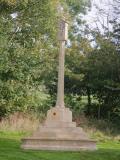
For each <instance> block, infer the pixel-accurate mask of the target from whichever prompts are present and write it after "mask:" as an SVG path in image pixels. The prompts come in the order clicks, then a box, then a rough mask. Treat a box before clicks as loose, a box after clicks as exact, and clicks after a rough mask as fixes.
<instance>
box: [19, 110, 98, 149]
mask: <svg viewBox="0 0 120 160" xmlns="http://www.w3.org/2000/svg"><path fill="white" fill-rule="evenodd" d="M21 147H22V148H23V149H33V150H63V151H79V150H95V149H96V141H94V140H90V139H89V138H88V136H87V135H86V133H85V132H84V131H83V129H82V128H80V127H76V123H75V122H72V112H71V111H70V110H69V109H68V108H64V107H63V108H59V107H54V108H52V109H50V110H49V111H48V113H47V119H46V121H45V123H44V124H43V126H41V127H40V128H39V129H38V131H37V132H36V133H34V134H33V135H32V137H28V138H24V139H22V146H21Z"/></svg>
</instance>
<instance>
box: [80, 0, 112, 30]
mask: <svg viewBox="0 0 120 160" xmlns="http://www.w3.org/2000/svg"><path fill="white" fill-rule="evenodd" d="M113 4H114V0H92V8H91V11H89V12H88V14H87V15H85V16H84V17H83V18H84V19H85V20H86V21H87V24H89V26H90V27H91V28H95V27H96V25H98V27H99V29H100V30H101V32H102V26H101V24H103V23H104V25H105V26H107V25H108V19H109V20H111V19H112V18H113V16H114V15H113V12H112V6H113ZM98 8H99V9H100V11H98ZM109 28H110V30H111V29H112V26H111V25H110V24H109Z"/></svg>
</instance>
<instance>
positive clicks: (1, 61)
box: [0, 0, 120, 122]
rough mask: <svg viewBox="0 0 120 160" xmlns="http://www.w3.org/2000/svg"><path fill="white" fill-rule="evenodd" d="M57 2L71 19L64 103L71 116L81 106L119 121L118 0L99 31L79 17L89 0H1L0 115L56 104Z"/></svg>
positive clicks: (41, 109) (39, 110)
mask: <svg viewBox="0 0 120 160" xmlns="http://www.w3.org/2000/svg"><path fill="white" fill-rule="evenodd" d="M59 4H61V5H62V7H63V8H64V13H63V14H65V16H66V17H67V19H68V20H69V23H70V28H69V41H70V43H69V44H67V45H66V63H65V102H66V106H68V107H70V108H71V109H72V110H73V113H74V115H75V116H76V115H80V113H83V112H84V113H85V114H86V115H87V116H90V117H96V118H99V119H100V118H104V119H108V120H112V121H113V120H114V121H117V122H119V120H120V54H119V51H120V50H119V47H120V43H119V42H120V23H119V19H118V15H119V1H118V2H117V1H116V5H114V6H113V10H112V11H111V12H114V14H115V16H114V17H113V19H112V20H110V21H109V23H110V24H111V25H112V26H113V30H112V31H110V30H109V28H107V27H103V28H104V29H105V32H104V34H101V33H100V32H99V30H97V29H96V30H91V29H90V28H89V27H88V26H87V25H86V22H85V21H84V20H82V14H86V12H87V11H88V9H90V6H91V4H90V2H89V1H88V0H86V1H84V0H75V1H73V0H67V1H64V0H61V1H60V0H56V1H55V0H21V1H16V0H2V1H1V2H0V117H4V116H6V115H8V114H11V113H13V112H16V111H19V112H30V113H31V112H34V113H37V114H38V113H39V114H40V113H45V112H46V111H47V110H48V108H49V107H51V106H54V105H55V100H56V88H57V65H58V52H59V44H58V42H57V39H56V34H57V29H58V27H57V24H58V18H59V14H58V9H57V8H58V5H59ZM83 28H84V29H83ZM90 35H91V36H92V41H94V46H92V45H91V43H92V42H91V40H89V36H90ZM83 97H85V101H86V103H85V104H84V103H83V101H82V99H83Z"/></svg>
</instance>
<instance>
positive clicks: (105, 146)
mask: <svg viewBox="0 0 120 160" xmlns="http://www.w3.org/2000/svg"><path fill="white" fill-rule="evenodd" d="M23 136H25V134H24V133H6V132H2V131H1V132H0V160H120V142H117V141H116V142H115V141H113V142H112V141H107V142H102V143H98V150H97V151H92V152H90V151H81V152H58V151H57V152H53V151H52V152H51V151H24V150H22V149H20V144H21V142H20V139H21V138H22V137H23Z"/></svg>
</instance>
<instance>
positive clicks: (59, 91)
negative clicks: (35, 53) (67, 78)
mask: <svg viewBox="0 0 120 160" xmlns="http://www.w3.org/2000/svg"><path fill="white" fill-rule="evenodd" d="M64 61H65V41H60V53H59V68H58V89H57V102H56V107H64Z"/></svg>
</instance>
